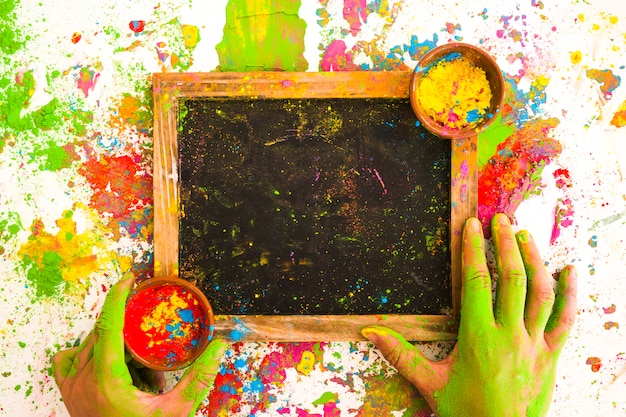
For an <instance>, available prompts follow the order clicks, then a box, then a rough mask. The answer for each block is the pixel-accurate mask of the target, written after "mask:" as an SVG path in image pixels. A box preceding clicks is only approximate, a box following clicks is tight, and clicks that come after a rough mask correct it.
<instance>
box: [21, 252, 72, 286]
mask: <svg viewBox="0 0 626 417" xmlns="http://www.w3.org/2000/svg"><path fill="white" fill-rule="evenodd" d="M61 260H62V258H61V255H59V254H58V253H56V252H44V253H43V260H42V265H41V266H39V265H37V262H35V261H34V260H33V259H31V258H30V257H28V256H26V257H25V259H24V266H25V268H26V269H27V270H28V273H27V278H28V280H29V281H30V282H31V283H32V284H33V285H34V286H35V288H36V294H37V297H41V296H47V297H52V296H55V295H56V294H57V293H58V292H59V286H60V285H61V284H62V283H63V282H64V281H63V275H62V274H61V269H60V266H61Z"/></svg>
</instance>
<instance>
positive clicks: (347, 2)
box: [343, 0, 369, 36]
mask: <svg viewBox="0 0 626 417" xmlns="http://www.w3.org/2000/svg"><path fill="white" fill-rule="evenodd" d="M368 15H369V11H368V9H367V2H366V0H344V2H343V18H344V19H346V22H348V23H349V24H350V34H351V35H352V36H356V35H357V34H358V33H359V32H360V30H361V25H362V24H363V23H366V22H367V16H368Z"/></svg>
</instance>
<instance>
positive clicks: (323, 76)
mask: <svg viewBox="0 0 626 417" xmlns="http://www.w3.org/2000/svg"><path fill="white" fill-rule="evenodd" d="M153 77H154V83H155V86H156V85H157V84H158V86H159V87H158V88H159V90H160V91H167V94H170V95H171V94H175V95H176V96H177V97H188V96H193V97H204V96H210V97H244V96H245V97H264V98H274V97H276V98H285V97H287V96H289V97H290V98H297V97H302V98H351V97H354V98H363V97H371V98H394V97H408V96H409V81H410V79H411V72H408V71H389V72H371V71H342V72H208V73H184V74H176V73H157V74H154V76H153ZM390 78H391V79H393V85H395V87H394V88H391V89H390V88H386V87H388V86H389V80H390ZM156 92H157V90H155V93H156Z"/></svg>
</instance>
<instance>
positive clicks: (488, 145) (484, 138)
mask: <svg viewBox="0 0 626 417" xmlns="http://www.w3.org/2000/svg"><path fill="white" fill-rule="evenodd" d="M513 132H514V129H513V128H512V127H511V126H509V125H506V124H504V123H502V115H498V117H496V119H495V120H494V121H493V123H492V124H491V125H490V126H489V127H488V128H487V129H486V130H485V131H484V132H482V133H480V134H479V135H478V165H479V166H481V167H482V166H485V165H487V163H488V162H489V159H491V157H492V156H494V155H495V154H496V151H497V150H498V145H500V144H501V143H503V142H504V141H505V140H507V138H508V137H509V136H511V135H512V134H513Z"/></svg>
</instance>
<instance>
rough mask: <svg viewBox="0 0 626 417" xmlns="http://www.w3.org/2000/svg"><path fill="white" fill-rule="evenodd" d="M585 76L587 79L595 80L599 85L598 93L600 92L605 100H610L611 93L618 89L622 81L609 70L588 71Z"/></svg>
mask: <svg viewBox="0 0 626 417" xmlns="http://www.w3.org/2000/svg"><path fill="white" fill-rule="evenodd" d="M586 75H587V77H588V78H589V79H592V80H595V81H597V82H598V84H600V91H602V94H603V96H604V99H605V100H610V99H611V97H613V91H614V90H615V89H616V88H617V87H619V85H620V83H621V81H622V79H621V77H620V76H619V75H615V74H613V71H611V70H609V69H606V70H599V69H588V70H587V71H586Z"/></svg>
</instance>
